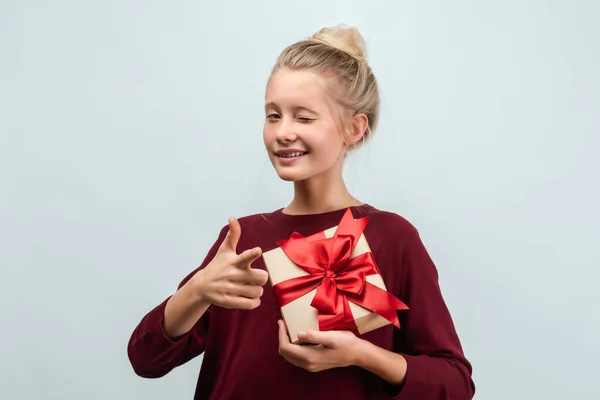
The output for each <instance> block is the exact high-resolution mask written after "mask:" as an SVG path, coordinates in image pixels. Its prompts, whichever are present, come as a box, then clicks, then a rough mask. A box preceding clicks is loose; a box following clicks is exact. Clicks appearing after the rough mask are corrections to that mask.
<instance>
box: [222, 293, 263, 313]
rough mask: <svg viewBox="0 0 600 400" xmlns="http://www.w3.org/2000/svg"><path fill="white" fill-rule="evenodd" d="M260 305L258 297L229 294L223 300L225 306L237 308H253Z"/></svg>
mask: <svg viewBox="0 0 600 400" xmlns="http://www.w3.org/2000/svg"><path fill="white" fill-rule="evenodd" d="M258 306H260V298H258V297H257V298H252V299H250V298H248V297H242V296H230V297H228V298H227V300H226V301H225V308H233V309H238V310H253V309H255V308H257V307H258Z"/></svg>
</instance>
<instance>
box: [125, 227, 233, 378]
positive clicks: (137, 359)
mask: <svg viewBox="0 0 600 400" xmlns="http://www.w3.org/2000/svg"><path fill="white" fill-rule="evenodd" d="M226 234H227V227H224V228H223V229H222V230H221V233H220V234H219V237H218V239H217V241H216V242H215V243H214V244H213V246H212V247H211V249H210V250H209V252H208V254H207V255H206V257H205V259H204V261H203V262H202V264H201V265H200V266H199V267H198V268H196V269H195V270H194V271H192V272H191V273H190V274H188V275H187V276H186V277H185V278H184V279H183V280H182V281H181V283H180V284H179V286H178V290H179V289H181V287H182V286H183V285H185V284H186V283H187V281H189V280H190V278H191V277H192V276H193V275H194V274H195V273H196V272H198V271H199V270H200V269H202V268H204V267H206V265H208V263H209V262H210V261H211V260H212V259H213V258H214V256H215V254H216V253H217V250H218V248H219V246H220V245H221V242H222V241H223V240H224V238H225V235H226ZM170 297H171V296H169V297H168V298H166V299H165V300H164V301H163V302H162V303H160V304H159V305H157V306H156V307H155V308H154V309H152V310H151V311H149V312H148V313H147V314H146V315H145V316H144V317H143V318H142V320H141V321H140V323H139V324H138V325H137V326H136V328H135V329H134V330H133V333H132V335H131V337H130V339H129V344H128V346H127V354H128V356H129V361H130V363H131V366H132V367H133V370H134V372H135V373H136V374H137V375H139V376H141V377H144V378H160V377H162V376H164V375H166V374H168V373H169V372H170V371H171V370H173V369H174V368H176V367H178V366H180V365H183V364H185V363H186V362H188V361H190V360H191V359H193V358H195V357H197V356H199V355H200V354H202V353H203V352H204V348H205V347H204V346H205V343H206V336H207V334H208V327H209V321H210V307H209V309H208V310H207V311H206V312H205V313H204V314H203V315H202V317H201V318H200V320H198V322H197V323H196V325H195V326H194V327H193V328H192V329H191V330H190V331H189V332H187V333H186V334H184V335H182V336H180V337H178V338H176V339H175V340H172V339H170V338H169V337H167V335H166V333H165V331H164V328H163V319H164V313H165V306H166V305H167V302H168V300H169V299H170Z"/></svg>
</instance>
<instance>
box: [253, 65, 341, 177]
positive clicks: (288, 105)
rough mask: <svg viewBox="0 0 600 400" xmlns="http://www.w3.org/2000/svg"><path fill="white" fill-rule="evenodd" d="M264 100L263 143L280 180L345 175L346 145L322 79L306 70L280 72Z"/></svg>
mask: <svg viewBox="0 0 600 400" xmlns="http://www.w3.org/2000/svg"><path fill="white" fill-rule="evenodd" d="M265 100H266V104H265V116H266V118H265V125H264V129H263V139H264V143H265V146H266V149H267V151H268V153H269V158H270V160H271V163H272V164H273V166H274V167H275V170H276V171H277V174H278V175H279V177H280V178H281V179H283V180H286V181H295V182H296V181H303V180H307V179H310V178H312V177H315V176H322V175H324V174H330V173H334V174H335V173H339V174H340V175H341V165H342V163H343V160H344V155H345V152H346V146H345V145H344V137H343V135H342V133H341V132H340V129H339V125H338V124H337V123H336V121H337V120H336V116H335V115H334V114H333V113H332V110H331V108H330V104H329V103H328V102H327V97H326V87H325V82H324V81H323V80H322V78H320V77H319V76H318V75H316V74H315V73H312V72H309V71H305V70H290V69H282V70H279V71H278V72H276V73H275V74H274V75H273V76H272V77H271V81H270V83H269V86H268V87H267V91H266V98H265Z"/></svg>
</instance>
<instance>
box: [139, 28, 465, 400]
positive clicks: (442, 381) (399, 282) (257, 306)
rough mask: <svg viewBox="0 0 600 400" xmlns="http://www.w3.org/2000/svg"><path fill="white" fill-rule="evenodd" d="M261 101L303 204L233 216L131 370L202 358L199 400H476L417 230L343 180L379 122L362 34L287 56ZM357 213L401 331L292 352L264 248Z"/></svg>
mask: <svg viewBox="0 0 600 400" xmlns="http://www.w3.org/2000/svg"><path fill="white" fill-rule="evenodd" d="M265 97H266V99H265V100H266V102H265V123H264V130H263V138H264V144H265V147H266V150H267V153H268V155H269V158H270V160H271V162H272V164H273V166H274V168H275V170H276V171H277V174H278V175H279V176H280V177H281V179H283V180H286V181H290V182H293V186H294V197H293V200H292V202H291V203H290V204H289V205H287V206H286V207H285V208H281V209H278V210H276V211H274V212H271V213H267V214H259V215H251V216H247V217H243V218H240V219H239V220H236V219H235V218H230V219H229V224H228V225H226V226H225V227H224V228H223V229H222V230H221V232H220V235H219V236H218V239H217V240H216V242H215V243H214V245H213V246H212V248H211V249H210V251H209V253H208V254H207V256H206V258H205V260H204V261H203V262H202V264H201V265H200V266H199V267H198V268H197V269H196V270H195V271H193V272H191V273H190V274H189V275H188V276H187V277H185V279H183V281H182V282H181V284H180V285H179V288H178V290H177V291H176V292H175V293H174V294H173V295H172V296H170V297H169V298H167V299H165V300H164V301H163V302H162V303H160V304H159V305H158V306H157V307H156V308H154V309H153V310H151V311H150V312H149V313H148V314H146V315H145V316H144V318H143V319H142V321H141V322H140V323H139V325H138V326H137V327H136V329H135V330H134V332H133V334H132V336H131V339H130V342H129V346H128V354H129V359H130V361H131V364H132V366H133V368H134V370H135V372H136V373H137V374H138V375H140V376H142V377H146V378H157V377H161V376H164V375H165V374H167V373H168V372H170V371H171V370H172V369H173V368H175V367H177V366H179V365H182V364H184V363H186V362H187V361H189V360H191V359H192V358H194V357H196V356H198V355H200V354H202V353H203V354H204V359H203V364H202V368H201V372H200V375H199V378H198V383H197V387H196V395H195V398H196V399H219V400H223V399H252V400H255V399H321V398H323V399H345V400H349V399H406V400H408V399H411V400H413V399H414V400H442V399H452V400H467V399H471V398H472V397H473V395H474V390H475V389H474V385H473V381H472V379H471V373H472V370H471V365H470V363H469V362H468V361H467V360H466V359H465V356H464V355H463V351H462V348H461V344H460V341H459V338H458V335H457V333H456V331H455V328H454V325H453V322H452V319H451V316H450V314H449V312H448V309H447V307H446V305H445V303H444V300H443V298H442V295H441V292H440V288H439V286H438V275H437V271H436V267H435V266H434V264H433V262H432V260H431V259H430V257H429V255H428V253H427V251H426V249H425V247H424V245H423V243H422V242H421V240H420V237H419V234H418V232H417V230H416V229H415V228H414V227H413V226H412V225H411V224H410V223H409V222H408V221H406V220H405V219H403V218H402V217H400V216H399V215H397V214H395V213H392V212H386V211H382V210H378V209H376V208H375V207H373V206H371V205H368V204H364V203H362V202H361V201H359V200H357V199H356V198H354V197H353V196H352V195H351V194H350V193H349V192H348V190H347V189H346V186H345V184H344V181H343V178H342V169H343V164H344V159H345V156H346V154H347V153H348V152H349V151H352V150H355V149H356V148H358V147H359V146H360V145H361V144H362V143H363V142H365V141H366V140H368V139H370V137H371V136H372V135H373V132H374V130H375V127H376V125H377V121H378V114H379V94H378V88H377V82H376V79H375V76H374V75H373V73H372V71H371V69H370V67H369V65H368V64H367V60H366V58H365V50H364V42H363V39H362V37H361V35H360V33H359V32H358V31H357V30H355V29H352V28H347V27H344V26H339V27H331V28H325V29H323V30H321V31H320V32H318V33H316V34H315V35H313V36H312V37H311V38H309V39H307V40H303V41H300V42H298V43H295V44H293V45H291V46H289V47H287V48H286V49H285V50H284V51H283V52H282V53H281V54H280V56H279V57H278V59H277V61H276V64H275V67H274V68H273V71H272V74H271V77H270V79H269V82H268V84H267V88H266V96H265ZM348 209H350V210H351V211H352V215H353V217H354V218H361V217H368V218H369V223H368V225H367V227H366V229H365V231H364V234H365V237H366V238H367V241H368V243H369V246H370V248H371V251H372V253H373V256H374V258H375V260H376V262H377V265H378V267H379V269H380V272H381V275H382V277H383V279H384V282H385V284H386V287H387V290H388V291H389V292H390V293H391V294H393V295H394V296H396V297H397V298H398V299H400V300H401V301H402V302H404V303H405V304H406V305H407V306H408V307H409V310H406V311H399V312H398V315H399V318H400V321H401V329H398V328H397V327H395V326H393V325H388V326H385V327H383V328H379V329H376V330H374V331H371V332H368V333H366V334H363V335H355V334H354V333H352V332H350V331H336V330H333V331H323V332H320V331H307V332H301V333H300V334H299V335H298V336H299V339H302V340H303V341H304V342H308V343H312V344H313V345H310V344H303V345H299V344H293V343H291V342H290V339H289V337H288V335H287V333H286V327H285V324H284V323H283V321H281V310H280V307H279V304H278V302H277V300H276V297H275V295H274V293H273V288H272V286H271V285H270V283H269V280H268V273H267V271H266V269H265V265H264V260H263V258H262V257H261V255H262V252H265V251H268V250H271V249H273V248H276V247H277V243H278V242H279V241H281V240H282V239H287V238H289V237H290V235H291V234H292V233H293V232H298V233H300V234H301V235H304V236H309V235H312V234H314V233H317V232H320V231H323V230H326V229H328V228H331V227H333V226H336V225H337V224H338V223H339V221H340V219H341V218H342V216H343V215H344V213H345V211H346V210H348Z"/></svg>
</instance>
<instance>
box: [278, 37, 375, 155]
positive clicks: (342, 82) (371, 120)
mask: <svg viewBox="0 0 600 400" xmlns="http://www.w3.org/2000/svg"><path fill="white" fill-rule="evenodd" d="M365 47H366V46H365V41H364V39H363V37H362V35H361V34H360V32H359V31H358V30H357V29H356V28H351V27H348V26H346V25H337V26H332V27H327V28H323V29H321V30H320V31H319V32H317V33H315V34H314V35H312V36H311V37H310V38H308V39H306V40H301V41H299V42H296V43H294V44H292V45H290V46H288V47H286V48H285V49H284V50H283V51H282V52H281V54H280V55H279V57H278V58H277V61H276V62H275V66H274V67H273V70H272V71H271V76H272V75H273V74H274V73H275V72H277V71H278V70H280V69H283V68H291V69H305V70H309V71H314V72H316V73H318V74H319V75H321V76H322V77H324V78H333V81H332V83H333V84H331V85H329V88H328V89H329V93H328V94H329V95H330V98H331V99H332V100H333V101H334V102H335V105H336V106H337V107H336V108H337V110H338V118H339V122H340V125H341V127H343V126H344V121H347V117H352V116H354V115H357V114H365V115H366V116H367V119H368V125H367V128H366V130H365V132H364V135H363V138H362V140H361V142H359V144H360V143H362V142H364V141H366V140H368V139H369V138H370V137H371V135H372V134H373V132H374V131H375V129H376V127H377V122H378V120H379V90H378V87H377V80H376V79H375V75H374V74H373V71H371V67H370V66H369V64H368V62H367V57H366V49H365ZM356 146H357V145H355V146H354V147H356Z"/></svg>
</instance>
